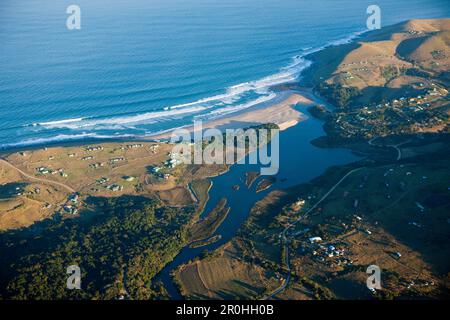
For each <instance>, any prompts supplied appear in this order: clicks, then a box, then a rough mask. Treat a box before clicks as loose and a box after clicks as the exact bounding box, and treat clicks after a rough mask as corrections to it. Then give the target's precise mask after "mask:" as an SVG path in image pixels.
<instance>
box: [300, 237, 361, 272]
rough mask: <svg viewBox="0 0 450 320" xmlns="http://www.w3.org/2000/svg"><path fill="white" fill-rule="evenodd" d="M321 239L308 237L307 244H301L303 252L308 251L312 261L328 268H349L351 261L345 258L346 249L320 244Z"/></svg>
mask: <svg viewBox="0 0 450 320" xmlns="http://www.w3.org/2000/svg"><path fill="white" fill-rule="evenodd" d="M322 242H323V240H322V238H321V237H310V238H308V242H306V243H304V244H303V250H305V251H309V252H310V253H311V255H312V257H313V259H314V260H315V261H317V262H320V263H326V264H328V265H329V266H331V267H333V266H351V265H352V264H353V260H351V259H350V258H348V257H346V256H345V255H346V254H347V252H346V249H345V248H344V246H343V245H337V244H327V245H325V244H322Z"/></svg>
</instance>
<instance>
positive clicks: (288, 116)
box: [0, 88, 319, 157]
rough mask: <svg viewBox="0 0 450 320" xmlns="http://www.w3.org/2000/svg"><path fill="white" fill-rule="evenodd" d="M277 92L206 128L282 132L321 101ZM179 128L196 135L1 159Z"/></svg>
mask: <svg viewBox="0 0 450 320" xmlns="http://www.w3.org/2000/svg"><path fill="white" fill-rule="evenodd" d="M276 91H277V97H276V98H274V99H273V100H271V101H269V102H267V103H262V104H259V105H255V106H253V107H251V108H248V109H245V110H242V111H237V112H234V113H230V114H227V115H224V116H221V117H218V118H216V119H211V120H209V121H206V122H204V123H203V128H204V129H208V128H217V129H220V130H225V129H244V128H246V127H250V126H254V125H260V124H265V123H275V124H277V125H278V126H279V128H280V131H283V130H286V129H288V128H290V127H292V126H295V125H297V124H298V123H300V122H302V121H304V120H306V119H307V118H308V117H307V116H306V115H305V114H304V113H302V112H300V111H298V110H296V109H295V106H296V105H297V104H304V105H310V104H312V103H314V101H315V100H317V99H319V97H316V96H315V94H314V93H313V92H312V89H311V88H301V89H300V88H294V89H293V88H289V90H287V89H280V90H278V89H277V90H276ZM178 129H185V130H188V131H190V132H193V125H187V126H184V127H179V128H173V129H169V130H167V131H164V132H160V133H155V134H151V135H148V136H138V135H136V136H134V137H126V138H119V137H118V138H104V139H102V138H87V139H81V140H73V141H57V142H56V141H55V142H47V143H42V144H41V143H39V144H33V145H23V146H14V147H4V148H1V149H0V157H2V156H4V155H8V154H11V153H14V152H20V151H30V150H39V149H42V148H46V147H49V148H50V147H52V148H53V147H75V146H83V145H90V144H102V143H127V142H168V141H169V140H170V137H171V134H172V133H173V132H174V131H176V130H178Z"/></svg>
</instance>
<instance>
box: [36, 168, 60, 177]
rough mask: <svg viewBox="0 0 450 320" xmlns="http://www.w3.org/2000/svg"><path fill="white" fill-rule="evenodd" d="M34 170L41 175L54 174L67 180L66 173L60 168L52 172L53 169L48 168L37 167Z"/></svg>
mask: <svg viewBox="0 0 450 320" xmlns="http://www.w3.org/2000/svg"><path fill="white" fill-rule="evenodd" d="M36 170H37V172H38V173H39V174H41V175H46V174H52V175H55V174H59V175H60V176H61V177H63V178H67V173H66V172H65V171H64V169H62V168H60V169H58V170H53V169H51V168H48V167H39V168H37V169H36Z"/></svg>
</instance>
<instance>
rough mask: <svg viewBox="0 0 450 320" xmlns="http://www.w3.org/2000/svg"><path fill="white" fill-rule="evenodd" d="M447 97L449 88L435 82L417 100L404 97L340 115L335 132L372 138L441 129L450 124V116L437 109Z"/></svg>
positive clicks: (337, 118)
mask: <svg viewBox="0 0 450 320" xmlns="http://www.w3.org/2000/svg"><path fill="white" fill-rule="evenodd" d="M420 85H422V86H423V83H419V86H420ZM447 95H448V90H447V89H445V88H442V87H439V86H437V85H436V84H434V83H431V88H430V89H427V90H426V91H425V93H422V94H420V95H417V96H414V97H408V98H407V97H400V98H398V99H393V100H391V101H390V102H385V103H380V104H377V105H372V106H362V107H361V108H359V109H355V111H354V112H351V113H340V114H338V115H337V117H336V121H335V129H336V130H337V131H338V132H339V135H340V136H341V137H345V138H355V137H363V138H367V139H370V138H372V137H374V136H385V135H387V134H393V133H410V132H416V131H417V130H420V129H423V128H429V127H434V126H440V125H443V124H445V123H446V122H447V121H448V116H447V115H446V114H445V113H443V112H440V111H439V110H438V108H434V107H435V106H436V105H439V101H442V97H446V96H447Z"/></svg>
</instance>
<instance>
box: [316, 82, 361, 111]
mask: <svg viewBox="0 0 450 320" xmlns="http://www.w3.org/2000/svg"><path fill="white" fill-rule="evenodd" d="M318 90H319V92H320V93H321V94H322V95H323V96H325V97H327V98H328V99H329V100H330V102H331V103H333V104H334V105H335V106H336V107H338V108H340V109H345V108H348V107H351V101H352V98H354V97H357V96H359V95H360V94H361V93H360V91H359V90H358V89H357V88H355V87H344V86H342V85H341V84H326V83H325V82H323V83H321V84H320V85H319V87H318Z"/></svg>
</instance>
